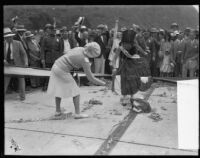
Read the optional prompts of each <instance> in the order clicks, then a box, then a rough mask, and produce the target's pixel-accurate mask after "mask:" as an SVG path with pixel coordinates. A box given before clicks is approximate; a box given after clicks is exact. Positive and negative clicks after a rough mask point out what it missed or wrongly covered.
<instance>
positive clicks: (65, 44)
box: [63, 39, 71, 54]
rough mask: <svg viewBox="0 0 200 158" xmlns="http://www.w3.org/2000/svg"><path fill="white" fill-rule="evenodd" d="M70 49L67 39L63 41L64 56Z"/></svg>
mask: <svg viewBox="0 0 200 158" xmlns="http://www.w3.org/2000/svg"><path fill="white" fill-rule="evenodd" d="M70 49H71V46H70V44H69V41H68V39H66V40H65V39H64V52H63V53H64V54H66V53H67V52H68V51H69V50H70Z"/></svg>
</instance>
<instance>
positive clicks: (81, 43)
mask: <svg viewBox="0 0 200 158" xmlns="http://www.w3.org/2000/svg"><path fill="white" fill-rule="evenodd" d="M75 39H76V41H77V42H78V45H79V47H84V46H85V45H86V41H85V39H81V38H79V37H78V32H75Z"/></svg>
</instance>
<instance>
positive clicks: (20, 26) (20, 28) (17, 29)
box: [15, 25, 26, 32]
mask: <svg viewBox="0 0 200 158" xmlns="http://www.w3.org/2000/svg"><path fill="white" fill-rule="evenodd" d="M15 30H16V31H17V32H25V31H26V29H25V28H24V25H18V26H17V27H16V29H15Z"/></svg>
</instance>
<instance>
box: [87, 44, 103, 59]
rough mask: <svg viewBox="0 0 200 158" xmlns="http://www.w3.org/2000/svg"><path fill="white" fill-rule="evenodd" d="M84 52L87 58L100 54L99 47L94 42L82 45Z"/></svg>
mask: <svg viewBox="0 0 200 158" xmlns="http://www.w3.org/2000/svg"><path fill="white" fill-rule="evenodd" d="M84 54H85V55H87V56H88V57H89V58H95V57H98V56H99V55H100V54H101V48H100V46H99V44H98V43H96V42H91V43H88V44H86V45H85V47H84Z"/></svg>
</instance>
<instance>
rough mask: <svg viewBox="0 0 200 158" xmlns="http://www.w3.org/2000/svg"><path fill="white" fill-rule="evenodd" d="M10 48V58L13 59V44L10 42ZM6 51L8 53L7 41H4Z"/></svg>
mask: <svg viewBox="0 0 200 158" xmlns="http://www.w3.org/2000/svg"><path fill="white" fill-rule="evenodd" d="M10 50H11V54H10V59H13V45H12V43H10ZM7 53H8V42H6V54H7Z"/></svg>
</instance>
